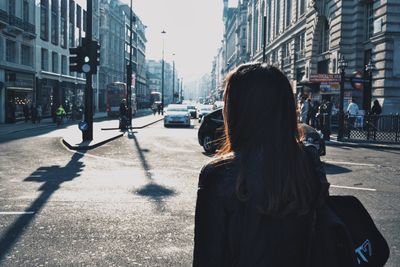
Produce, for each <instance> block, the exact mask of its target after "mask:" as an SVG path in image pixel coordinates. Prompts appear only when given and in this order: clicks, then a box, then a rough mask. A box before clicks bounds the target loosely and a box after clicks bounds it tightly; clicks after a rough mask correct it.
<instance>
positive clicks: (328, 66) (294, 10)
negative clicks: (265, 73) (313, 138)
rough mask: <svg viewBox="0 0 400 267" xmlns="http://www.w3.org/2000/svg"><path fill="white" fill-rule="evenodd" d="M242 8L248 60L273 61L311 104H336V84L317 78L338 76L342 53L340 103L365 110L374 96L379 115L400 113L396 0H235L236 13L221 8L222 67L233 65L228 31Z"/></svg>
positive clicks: (235, 26)
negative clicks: (357, 79) (369, 66)
mask: <svg viewBox="0 0 400 267" xmlns="http://www.w3.org/2000/svg"><path fill="white" fill-rule="evenodd" d="M225 2H226V0H224V3H225ZM243 5H246V6H247V11H246V16H247V26H246V33H245V34H244V35H241V36H240V39H243V38H244V36H245V38H246V44H247V46H246V49H247V55H248V57H247V60H248V61H262V60H263V58H265V60H266V61H267V62H269V63H271V64H275V65H277V66H278V67H279V68H281V69H282V70H283V71H284V73H285V74H286V75H287V77H288V79H289V80H290V82H291V83H292V86H293V90H294V93H296V94H307V95H309V96H310V97H312V98H313V99H314V100H315V101H321V100H322V99H330V100H331V101H332V102H333V103H334V104H335V105H336V106H337V107H338V98H339V82H338V81H324V80H323V79H322V78H321V77H323V74H337V73H338V72H339V70H338V61H339V59H340V58H341V57H342V56H343V57H344V58H345V60H346V62H347V63H348V67H347V68H346V70H345V71H346V81H345V107H346V105H347V103H348V101H349V100H350V99H351V98H354V99H355V101H356V103H358V104H359V106H360V108H363V109H364V110H367V109H369V108H370V106H371V102H372V101H373V100H375V99H377V100H379V102H380V103H381V105H382V107H383V113H384V114H389V113H396V112H399V111H400V73H399V72H400V71H399V70H400V67H399V66H400V65H399V64H400V63H399V62H400V61H399V60H398V59H399V58H400V52H399V49H398V48H399V46H400V44H399V36H400V27H399V25H400V9H399V6H400V3H399V2H398V1H396V0H386V1H377V0H359V1H339V0H248V1H244V0H243V1H239V4H238V7H237V8H236V12H224V15H225V16H227V18H224V20H225V21H226V22H227V24H226V25H225V35H224V43H225V44H226V47H225V48H223V49H224V50H225V52H224V53H225V54H226V57H225V58H224V60H225V62H224V65H226V64H228V65H231V64H232V62H234V60H232V55H234V53H236V54H238V53H240V48H241V47H240V46H237V47H236V51H235V52H232V44H230V43H231V42H232V41H231V39H232V37H231V36H232V34H233V29H236V31H237V32H238V31H240V30H239V27H240V26H239V25H241V24H240V23H238V19H234V18H233V17H234V16H235V14H238V13H239V10H240V9H242V8H243ZM236 17H237V15H236ZM264 17H265V27H264V21H263V20H264ZM264 37H265V40H266V42H265V47H264V42H263V40H264ZM264 49H265V50H264ZM264 51H265V52H264ZM233 58H235V57H234V56H233ZM371 59H372V62H373V63H374V66H375V68H376V70H375V71H373V72H372V77H369V75H368V73H367V72H366V70H365V65H367V64H368V63H369V62H370V60H371ZM239 63H240V61H239ZM233 65H237V61H236V64H233ZM229 69H230V68H227V70H229ZM223 74H224V75H225V74H226V72H223ZM356 74H358V75H361V76H362V77H363V80H364V82H363V83H362V84H361V86H354V83H352V82H351V81H352V78H353V77H354V76H355V75H356ZM370 78H372V84H371V83H370Z"/></svg>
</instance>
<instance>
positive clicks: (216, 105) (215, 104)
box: [213, 101, 224, 109]
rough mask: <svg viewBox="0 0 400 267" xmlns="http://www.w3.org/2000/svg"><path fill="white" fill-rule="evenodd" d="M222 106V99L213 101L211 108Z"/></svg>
mask: <svg viewBox="0 0 400 267" xmlns="http://www.w3.org/2000/svg"><path fill="white" fill-rule="evenodd" d="M222 107H224V101H215V102H214V104H213V108H214V109H219V108H222Z"/></svg>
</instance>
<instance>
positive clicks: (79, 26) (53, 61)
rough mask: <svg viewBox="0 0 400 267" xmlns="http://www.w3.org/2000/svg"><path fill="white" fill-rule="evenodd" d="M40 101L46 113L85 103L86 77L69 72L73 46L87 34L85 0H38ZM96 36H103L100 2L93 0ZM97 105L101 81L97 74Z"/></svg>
mask: <svg viewBox="0 0 400 267" xmlns="http://www.w3.org/2000/svg"><path fill="white" fill-rule="evenodd" d="M35 2H36V23H35V25H36V32H37V38H36V46H35V54H36V64H35V66H36V103H37V104H38V105H41V106H42V110H43V116H50V115H52V114H53V115H54V112H55V110H56V109H57V108H58V106H59V105H60V104H62V105H63V106H64V108H65V110H66V111H67V112H69V111H70V110H71V109H72V108H73V107H74V106H77V107H79V106H83V105H84V91H85V76H84V74H82V73H74V72H70V71H69V48H71V47H77V46H80V45H82V38H83V37H85V32H86V29H87V24H86V17H87V14H86V1H85V0H75V1H74V0H36V1H35ZM92 10H93V23H92V25H93V26H92V27H93V30H92V31H93V39H95V40H98V38H99V27H98V23H99V16H98V14H99V4H98V1H93V9H92ZM93 90H94V106H96V107H98V80H97V75H95V76H93Z"/></svg>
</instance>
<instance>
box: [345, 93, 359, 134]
mask: <svg viewBox="0 0 400 267" xmlns="http://www.w3.org/2000/svg"><path fill="white" fill-rule="evenodd" d="M358 111H359V108H358V105H357V103H356V102H355V101H354V99H352V100H351V101H350V104H349V105H348V106H347V116H348V120H349V125H350V127H351V128H353V127H354V126H355V122H356V118H357V114H358Z"/></svg>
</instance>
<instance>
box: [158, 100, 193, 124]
mask: <svg viewBox="0 0 400 267" xmlns="http://www.w3.org/2000/svg"><path fill="white" fill-rule="evenodd" d="M170 125H184V126H187V127H190V113H189V109H188V106H187V105H182V104H171V105H168V107H167V108H166V110H165V113H164V127H168V126H170Z"/></svg>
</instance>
